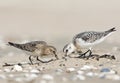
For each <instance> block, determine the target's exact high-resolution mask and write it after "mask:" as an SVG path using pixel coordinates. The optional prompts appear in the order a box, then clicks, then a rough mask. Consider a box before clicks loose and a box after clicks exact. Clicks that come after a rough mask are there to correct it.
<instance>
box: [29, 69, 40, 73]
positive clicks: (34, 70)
mask: <svg viewBox="0 0 120 83" xmlns="http://www.w3.org/2000/svg"><path fill="white" fill-rule="evenodd" d="M30 72H31V73H40V71H39V70H38V69H32V70H31V71H30Z"/></svg>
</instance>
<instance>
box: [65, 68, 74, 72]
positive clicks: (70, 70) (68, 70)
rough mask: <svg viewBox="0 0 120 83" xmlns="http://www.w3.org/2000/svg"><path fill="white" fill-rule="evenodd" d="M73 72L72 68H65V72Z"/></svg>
mask: <svg viewBox="0 0 120 83" xmlns="http://www.w3.org/2000/svg"><path fill="white" fill-rule="evenodd" d="M73 71H75V68H72V67H71V68H67V69H66V72H67V73H70V72H73Z"/></svg>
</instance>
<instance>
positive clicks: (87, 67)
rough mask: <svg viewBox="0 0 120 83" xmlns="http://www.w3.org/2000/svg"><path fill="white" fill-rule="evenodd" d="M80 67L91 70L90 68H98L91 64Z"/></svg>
mask: <svg viewBox="0 0 120 83" xmlns="http://www.w3.org/2000/svg"><path fill="white" fill-rule="evenodd" d="M80 69H81V70H91V69H98V68H96V67H94V66H93V65H84V66H83V67H81V68H80Z"/></svg>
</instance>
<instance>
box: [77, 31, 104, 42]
mask: <svg viewBox="0 0 120 83" xmlns="http://www.w3.org/2000/svg"><path fill="white" fill-rule="evenodd" d="M101 37H103V33H101V32H94V31H90V32H83V33H80V34H77V35H76V37H75V39H79V38H81V39H82V40H83V41H85V42H88V43H93V42H94V41H96V40H98V39H100V38H101Z"/></svg>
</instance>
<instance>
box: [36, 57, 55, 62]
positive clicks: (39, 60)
mask: <svg viewBox="0 0 120 83" xmlns="http://www.w3.org/2000/svg"><path fill="white" fill-rule="evenodd" d="M37 60H38V61H40V62H41V63H49V62H51V61H53V59H51V60H49V61H42V60H40V59H39V56H37Z"/></svg>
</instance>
